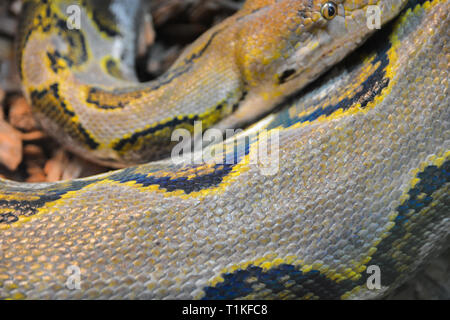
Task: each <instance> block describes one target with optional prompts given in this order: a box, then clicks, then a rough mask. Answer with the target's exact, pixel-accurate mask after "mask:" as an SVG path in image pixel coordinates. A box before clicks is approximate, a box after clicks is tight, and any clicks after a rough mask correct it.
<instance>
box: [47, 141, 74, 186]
mask: <svg viewBox="0 0 450 320" xmlns="http://www.w3.org/2000/svg"><path fill="white" fill-rule="evenodd" d="M68 162H69V159H68V157H67V154H66V152H65V151H64V150H63V149H59V150H58V151H56V153H55V155H54V156H53V157H52V158H51V159H50V160H48V161H47V163H46V164H45V167H44V172H45V174H46V175H47V178H46V181H48V182H55V181H59V180H61V178H62V175H63V172H64V168H65V167H66V166H67V164H68Z"/></svg>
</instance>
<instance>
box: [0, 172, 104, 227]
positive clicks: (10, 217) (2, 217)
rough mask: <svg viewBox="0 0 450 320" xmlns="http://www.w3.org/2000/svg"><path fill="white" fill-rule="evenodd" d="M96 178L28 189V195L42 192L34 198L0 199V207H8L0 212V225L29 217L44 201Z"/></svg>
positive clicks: (76, 189) (82, 185) (93, 181)
mask: <svg viewBox="0 0 450 320" xmlns="http://www.w3.org/2000/svg"><path fill="white" fill-rule="evenodd" d="M98 181H100V179H97V180H89V181H80V180H78V181H71V182H70V183H63V184H61V185H62V186H60V187H59V188H57V189H47V190H45V189H43V190H39V191H29V193H30V196H32V195H33V192H36V193H37V192H42V194H43V195H41V196H39V198H38V199H36V200H4V199H0V209H10V211H7V212H2V213H0V225H1V224H11V223H14V222H16V221H18V220H19V217H21V216H26V217H30V216H33V215H35V214H36V213H37V211H38V209H39V208H42V207H43V206H45V204H46V203H49V202H53V201H56V200H58V199H60V198H61V197H62V196H63V195H65V194H66V193H68V192H70V191H79V190H81V189H83V188H84V187H86V186H88V185H90V184H93V183H95V182H98ZM10 191H12V192H24V190H22V189H20V188H19V189H17V190H14V189H12V190H10Z"/></svg>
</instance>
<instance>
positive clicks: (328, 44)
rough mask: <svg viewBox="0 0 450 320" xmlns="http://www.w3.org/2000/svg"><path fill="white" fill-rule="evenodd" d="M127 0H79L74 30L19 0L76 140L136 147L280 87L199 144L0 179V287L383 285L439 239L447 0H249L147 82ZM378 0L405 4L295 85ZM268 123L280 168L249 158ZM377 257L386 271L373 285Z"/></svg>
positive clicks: (204, 292)
mask: <svg viewBox="0 0 450 320" xmlns="http://www.w3.org/2000/svg"><path fill="white" fill-rule="evenodd" d="M120 3H121V2H120V1H117V2H116V1H111V2H110V3H109V2H108V5H109V7H108V8H102V10H100V9H99V8H96V7H95V6H93V5H92V3H90V2H89V1H81V3H79V6H80V7H81V9H82V10H81V13H82V15H81V29H76V28H75V29H72V30H69V29H68V27H67V25H66V23H65V16H64V14H65V12H66V10H65V9H66V8H67V7H68V6H69V5H70V2H65V1H44V2H42V3H38V2H34V1H30V2H28V3H26V4H25V7H24V17H23V21H22V28H21V30H20V34H21V39H20V40H19V54H20V57H19V61H20V66H19V67H20V70H21V75H22V78H23V83H24V88H25V91H26V94H27V96H28V98H29V99H30V101H31V102H32V104H33V108H34V109H35V111H36V114H37V118H38V119H39V120H40V122H41V124H42V125H43V127H45V128H47V129H49V130H51V131H52V132H53V133H54V134H55V135H56V136H57V138H58V139H60V140H61V141H63V142H65V143H69V145H68V148H70V149H71V150H73V151H75V152H81V153H83V154H84V155H85V156H86V157H88V158H91V159H93V160H95V161H98V162H101V163H108V164H113V165H117V166H123V165H124V164H125V163H129V162H131V163H139V162H143V161H144V160H145V159H148V158H149V157H150V158H151V157H154V158H160V157H163V156H166V155H167V154H168V152H169V151H170V149H171V148H172V147H173V144H172V143H171V142H170V138H171V133H172V132H173V131H174V130H175V129H180V128H184V129H187V130H188V131H189V132H193V130H194V127H195V121H202V124H204V128H203V129H206V128H208V127H212V126H216V127H218V128H221V129H224V128H228V127H238V126H240V125H241V124H243V123H245V122H247V121H249V120H251V119H253V118H255V117H258V116H260V115H262V114H264V113H266V112H267V111H268V110H269V109H270V108H272V107H274V105H276V104H278V103H280V102H281V101H282V100H283V99H284V98H286V96H291V99H290V100H288V101H289V102H288V103H287V104H286V105H285V107H284V108H282V110H281V111H278V112H277V113H273V114H270V115H268V116H266V117H264V118H262V119H261V120H260V121H258V122H257V123H255V124H253V125H252V126H251V127H249V128H248V129H247V130H245V131H244V132H242V133H240V134H238V135H236V136H235V137H233V138H230V139H228V140H227V141H226V142H225V148H219V147H217V145H211V146H208V147H207V148H206V149H205V150H206V151H207V153H208V154H212V153H213V155H212V156H211V158H210V159H209V160H210V161H206V162H192V161H191V160H192V159H191V158H184V159H183V160H182V162H181V163H174V162H173V161H172V160H170V159H169V160H160V161H156V162H151V163H148V164H143V165H140V166H136V167H130V168H126V169H122V170H119V171H113V172H111V173H107V174H103V175H99V176H94V177H90V178H86V179H80V180H73V181H66V182H59V183H52V184H21V183H14V182H10V181H5V180H0V297H2V298H147V299H148V298H175V299H179V298H204V299H221V298H227V299H231V298H287V299H289V298H307V299H308V298H324V299H338V298H343V299H344V298H376V297H381V296H383V295H385V294H386V293H388V292H389V291H390V290H392V289H394V288H395V287H397V286H398V285H399V284H401V283H402V282H403V281H404V280H405V279H406V278H407V277H408V276H409V275H411V273H412V272H414V271H415V270H416V269H417V268H418V267H419V266H421V265H422V264H423V262H424V261H425V260H426V259H427V258H428V257H429V256H430V255H431V254H432V253H433V252H436V251H437V250H439V248H441V247H442V246H443V245H445V244H446V243H447V241H448V234H449V233H448V230H449V217H450V214H449V209H450V208H449V179H450V178H449V177H450V175H449V171H450V148H449V142H450V137H449V132H450V130H449V120H450V119H449V113H448V106H449V98H448V64H449V62H450V61H449V57H450V56H449V44H448V40H449V35H448V30H449V16H448V9H449V3H448V1H444V0H434V1H432V2H422V1H419V2H417V1H411V2H410V3H408V4H405V1H390V0H386V1H384V0H380V1H379V2H376V1H345V0H343V1H336V3H335V4H333V5H335V6H336V8H337V10H336V11H337V12H334V11H326V12H325V13H324V12H323V10H322V13H321V9H322V8H323V6H324V4H325V2H324V1H303V0H302V1H292V0H291V1H287V0H285V1H247V2H246V4H245V5H244V7H243V9H242V10H241V11H239V12H238V13H237V14H236V15H235V16H233V17H231V18H229V19H228V20H226V21H225V22H223V23H221V24H219V25H218V26H217V27H215V28H213V29H212V30H211V31H209V32H207V33H206V34H205V35H204V36H202V37H201V38H200V39H199V40H198V41H196V42H195V43H194V44H192V45H191V46H190V47H189V48H188V49H187V50H186V51H185V53H184V54H183V55H182V56H181V57H180V58H179V59H178V61H177V62H176V63H175V65H174V66H173V67H172V68H171V69H170V70H169V71H168V72H167V73H166V74H165V75H163V76H162V77H161V78H159V79H157V80H156V81H154V82H151V83H146V84H135V83H134V82H133V78H134V76H133V74H132V73H131V72H130V70H131V69H132V68H133V65H132V62H131V61H132V59H131V58H130V57H132V56H133V54H134V51H133V48H132V46H126V45H124V43H130V41H134V40H133V39H134V36H133V34H134V33H133V32H132V31H133V30H134V27H135V26H134V25H133V24H132V23H130V21H131V20H133V19H131V20H130V16H133V15H136V14H137V12H138V11H139V10H140V9H139V3H138V2H132V4H128V5H127V6H122V7H120ZM370 4H378V5H379V6H380V7H381V9H382V10H381V13H382V15H381V20H382V22H383V23H385V22H387V21H388V20H390V19H392V18H393V17H394V16H395V15H396V14H397V13H398V12H399V11H400V10H401V9H402V8H403V7H404V6H405V5H406V7H407V8H405V9H403V11H402V13H401V16H400V17H399V18H397V20H396V21H395V22H394V23H391V24H389V25H388V26H387V27H386V28H385V30H383V31H382V32H381V33H378V34H377V35H376V37H377V38H375V39H374V40H372V39H371V40H369V41H370V42H371V43H368V44H366V45H365V46H364V48H362V49H361V50H360V51H358V52H357V53H356V54H353V55H352V56H351V57H350V58H348V59H346V60H345V61H344V62H343V63H341V64H340V65H339V66H338V67H336V69H334V71H333V72H330V73H329V75H328V76H327V77H325V78H322V79H321V80H320V81H319V83H316V86H315V87H314V90H312V91H310V92H308V93H306V94H305V95H302V96H301V97H298V96H295V95H294V96H292V94H294V92H296V91H297V90H299V89H300V88H302V87H304V86H305V85H306V84H307V83H309V82H310V81H312V80H313V79H315V78H317V77H318V76H319V75H320V74H321V73H323V72H324V71H325V70H326V69H327V67H328V66H331V65H333V64H335V63H337V62H338V61H339V60H341V59H342V58H343V57H344V56H345V55H346V54H347V53H349V52H350V51H351V50H353V49H354V48H355V47H356V45H357V44H358V43H360V42H362V41H363V40H364V39H365V38H367V36H368V35H369V34H370V33H372V31H370V30H369V29H368V28H367V26H366V16H365V10H366V9H367V6H368V5H370ZM117 6H118V7H117ZM124 7H126V8H124ZM118 8H119V9H120V10H122V11H123V12H126V13H128V14H129V16H127V17H121V16H120V15H114V14H112V13H113V12H117V10H119V9H118ZM106 9H108V10H106ZM120 10H119V11H120ZM331 14H336V16H335V17H334V18H333V17H330V16H328V15H331ZM328 19H329V20H328ZM137 20H138V19H134V20H133V21H137ZM119 27H120V29H119ZM103 120H105V121H106V122H105V123H101V122H100V121H103ZM263 132H264V134H263ZM274 132H276V133H277V135H276V136H275V135H273V134H272V133H274ZM275 137H277V138H275ZM261 141H265V142H268V143H269V145H272V142H277V143H276V144H273V145H274V146H275V147H273V148H270V150H269V151H268V155H269V158H270V159H271V160H274V163H275V164H276V166H275V169H276V170H275V172H269V173H267V172H265V171H264V170H263V169H264V168H262V166H260V165H258V164H255V163H254V162H252V161H251V160H252V159H253V158H254V156H255V154H258V146H259V143H260V142H261ZM160 150H162V151H160ZM211 151H214V152H211ZM204 152H205V151H204ZM197 154H198V151H197V153H195V154H194V155H197ZM230 154H231V156H230ZM272 155H276V157H271V156H272ZM224 159H225V160H227V161H221V160H224ZM230 159H231V160H230ZM272 164H273V163H270V165H272ZM369 266H377V267H378V268H379V270H380V273H381V288H370V286H368V285H367V280H368V277H369V276H370V273H368V272H367V268H368V267H369ZM74 270H78V271H79V272H78V276H79V277H78V280H80V286H79V287H77V286H75V287H73V286H71V285H68V279H70V277H71V276H72V275H73V274H72V273H73V272H74Z"/></svg>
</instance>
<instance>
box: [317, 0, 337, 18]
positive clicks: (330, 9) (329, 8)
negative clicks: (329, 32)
mask: <svg viewBox="0 0 450 320" xmlns="http://www.w3.org/2000/svg"><path fill="white" fill-rule="evenodd" d="M320 12H321V13H322V16H323V17H324V18H325V19H327V20H331V19H333V18H334V17H336V15H337V13H338V7H337V5H336V3H334V2H332V1H328V2H327V3H325V4H324V5H323V6H322V9H321V10H320Z"/></svg>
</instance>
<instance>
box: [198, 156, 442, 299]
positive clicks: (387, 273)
mask: <svg viewBox="0 0 450 320" xmlns="http://www.w3.org/2000/svg"><path fill="white" fill-rule="evenodd" d="M418 178H419V179H420V182H419V183H418V184H417V185H416V186H415V187H414V188H412V189H411V190H410V191H409V192H408V194H409V195H410V198H409V200H407V201H405V202H404V203H402V204H401V205H400V206H399V207H398V208H397V212H398V216H397V217H396V218H395V221H394V222H395V226H394V227H393V229H391V231H390V235H389V236H388V237H386V238H384V239H383V240H382V241H381V242H380V243H379V244H378V246H377V251H376V252H375V254H374V255H373V256H372V259H371V260H370V262H369V263H370V264H371V265H377V266H379V267H380V269H381V273H382V276H381V281H382V285H383V286H389V285H391V284H392V283H393V282H394V281H395V279H397V278H398V277H399V276H400V274H401V272H400V270H398V269H397V268H398V267H400V266H403V265H404V264H405V263H409V264H412V263H413V261H412V260H414V257H415V256H417V255H418V254H416V253H417V252H418V250H420V247H419V246H417V243H424V240H425V239H423V240H422V239H420V240H419V239H412V238H409V239H407V240H406V239H405V240H404V243H403V244H404V245H403V246H402V252H401V254H400V256H406V257H410V259H409V260H408V261H406V262H403V263H402V264H401V265H398V264H397V263H396V258H395V255H394V253H396V254H397V255H398V253H397V252H396V251H395V248H396V247H399V244H398V242H397V243H396V241H399V240H400V239H402V238H403V237H404V235H405V234H406V233H407V232H408V230H407V224H406V223H407V222H408V220H409V219H412V218H417V217H419V218H420V214H419V212H420V211H421V210H422V209H424V208H425V207H428V206H429V205H430V204H431V202H432V200H433V197H432V194H433V193H434V192H435V191H437V190H439V189H440V188H442V187H444V186H445V185H446V184H448V183H450V161H446V162H445V163H444V164H443V165H442V166H440V167H436V166H434V165H432V166H428V167H426V168H425V170H424V171H423V172H421V173H419V174H418ZM422 193H424V194H425V195H426V196H425V197H423V198H419V197H418V196H419V195H420V194H422ZM411 211H412V212H413V213H411ZM413 214H414V215H415V217H414V216H413ZM434 220H439V214H436V215H435V217H432V218H431V219H430V220H429V221H428V222H427V225H433V224H434ZM416 228H417V229H420V228H421V229H423V230H422V232H420V231H419V230H417V231H416V232H417V233H421V234H422V235H423V237H425V234H426V233H427V232H429V229H427V228H424V225H423V224H420V223H417V224H416ZM421 240H422V241H421ZM386 252H388V253H391V255H388V254H386ZM301 268H302V266H294V265H290V264H281V265H279V266H277V267H274V268H270V269H269V270H263V269H262V268H260V267H257V266H254V265H250V266H249V267H247V268H246V269H241V270H237V271H234V272H231V273H225V274H222V275H221V276H222V278H223V279H224V281H223V282H219V283H218V284H216V285H215V286H208V287H205V288H204V289H203V291H204V293H205V296H204V298H203V299H205V300H209V299H236V298H242V297H245V296H247V295H249V294H252V293H255V289H254V285H252V282H254V284H264V289H269V290H271V291H272V292H273V293H274V294H277V293H279V292H281V291H286V290H287V291H290V292H291V293H292V294H294V295H295V296H296V297H302V296H305V295H307V294H311V293H312V294H314V296H317V297H319V298H320V299H339V298H340V297H341V296H342V295H343V294H345V293H346V292H349V291H351V290H352V289H353V288H355V287H357V286H362V285H365V284H366V283H367V279H368V277H369V276H370V274H368V273H366V272H362V273H361V277H360V278H359V279H358V280H356V281H354V280H349V279H345V280H343V281H340V282H339V283H337V282H336V281H333V280H331V279H329V278H328V277H326V275H325V274H321V273H320V271H318V270H311V271H309V272H302V271H301ZM403 272H404V271H403ZM286 277H289V279H288V280H289V283H290V285H289V286H288V287H287V286H286V283H287V281H288V280H285V281H282V280H280V279H285V278H286ZM249 279H256V281H249ZM292 281H293V282H294V284H293V285H292Z"/></svg>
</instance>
